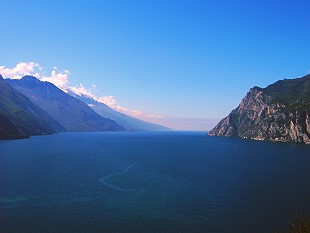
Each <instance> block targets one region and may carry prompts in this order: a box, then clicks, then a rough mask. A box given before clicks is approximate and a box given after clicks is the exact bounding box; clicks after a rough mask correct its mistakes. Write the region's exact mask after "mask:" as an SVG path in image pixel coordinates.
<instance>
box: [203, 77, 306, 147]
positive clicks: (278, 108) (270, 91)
mask: <svg viewBox="0 0 310 233" xmlns="http://www.w3.org/2000/svg"><path fill="white" fill-rule="evenodd" d="M208 134H209V135H210V136H236V137H240V138H245V139H255V140H267V141H278V142H296V143H306V144H310V75H306V76H304V77H302V78H296V79H284V80H280V81H277V82H275V83H273V84H271V85H269V86H267V87H266V88H260V87H256V86H255V87H253V88H251V89H250V91H249V92H248V93H247V95H246V96H245V97H244V98H243V99H242V101H241V103H240V105H239V106H238V107H237V108H236V109H234V110H233V111H232V112H231V113H230V114H229V115H228V116H227V117H225V118H224V119H222V120H221V121H220V122H219V123H218V124H217V125H216V126H215V127H214V128H213V129H212V130H211V131H209V133H208Z"/></svg>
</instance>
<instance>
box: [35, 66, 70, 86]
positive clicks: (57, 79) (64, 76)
mask: <svg viewBox="0 0 310 233" xmlns="http://www.w3.org/2000/svg"><path fill="white" fill-rule="evenodd" d="M69 75H70V72H69V71H68V70H63V71H62V72H58V71H57V67H53V70H52V73H51V75H50V76H47V75H43V76H42V77H41V78H40V80H42V81H47V82H50V83H53V84H54V85H55V86H57V87H59V88H60V89H62V90H64V91H66V90H67V89H68V84H69Z"/></svg>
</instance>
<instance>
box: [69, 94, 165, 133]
mask: <svg viewBox="0 0 310 233" xmlns="http://www.w3.org/2000/svg"><path fill="white" fill-rule="evenodd" d="M68 94H70V95H72V96H74V97H75V98H77V99H80V100H82V101H83V102H85V103H86V104H87V105H88V106H90V107H91V108H92V109H93V110H94V111H95V112H97V113H98V114H99V115H100V116H102V117H105V118H110V119H113V120H114V121H116V122H117V123H118V124H120V125H122V126H123V127H124V128H125V130H126V131H144V130H149V131H157V130H170V129H169V128H167V127H164V126H161V125H157V124H153V123H150V122H146V121H143V120H139V119H137V118H134V117H131V116H128V115H126V114H123V113H121V112H118V111H115V110H113V109H112V108H110V107H108V106H107V105H106V104H104V103H101V102H99V101H98V100H96V99H94V98H93V97H90V96H87V95H83V94H80V93H75V92H73V91H72V90H68Z"/></svg>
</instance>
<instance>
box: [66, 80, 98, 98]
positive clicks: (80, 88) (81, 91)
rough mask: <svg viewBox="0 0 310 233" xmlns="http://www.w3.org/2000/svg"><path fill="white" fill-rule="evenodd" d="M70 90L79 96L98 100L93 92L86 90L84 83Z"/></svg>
mask: <svg viewBox="0 0 310 233" xmlns="http://www.w3.org/2000/svg"><path fill="white" fill-rule="evenodd" d="M68 89H69V90H70V91H72V92H74V93H75V94H77V95H79V96H82V95H85V96H88V97H91V98H93V99H95V100H97V98H96V96H95V95H94V94H93V92H92V90H91V89H87V88H85V87H84V86H83V84H82V83H80V86H73V87H69V88H68Z"/></svg>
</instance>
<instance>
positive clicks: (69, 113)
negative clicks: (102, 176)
mask: <svg viewBox="0 0 310 233" xmlns="http://www.w3.org/2000/svg"><path fill="white" fill-rule="evenodd" d="M6 81H7V82H8V83H9V84H10V85H11V86H13V87H14V88H16V89H17V90H18V91H20V92H22V93H23V94H24V95H26V96H27V97H28V98H29V99H30V100H31V101H32V102H33V103H35V104H37V105H38V106H40V107H41V108H42V109H43V110H45V111H46V112H47V113H48V114H50V115H51V116H52V117H53V118H54V119H55V120H56V121H58V122H59V123H60V124H61V125H62V126H63V127H64V128H65V130H66V131H116V130H124V128H123V127H122V126H121V125H119V124H117V123H116V122H115V121H113V120H110V119H106V118H103V117H101V116H100V115H98V114H97V113H96V112H95V111H94V110H92V109H91V108H90V107H89V106H88V105H87V104H85V103H84V102H82V101H81V100H78V99H76V98H74V97H73V96H71V95H69V94H67V93H65V92H63V91H62V90H60V89H59V88H57V87H56V86H55V85H54V84H52V83H49V82H43V81H40V80H38V79H37V78H35V77H33V76H25V77H23V78H22V79H19V80H18V79H7V80H6Z"/></svg>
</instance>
